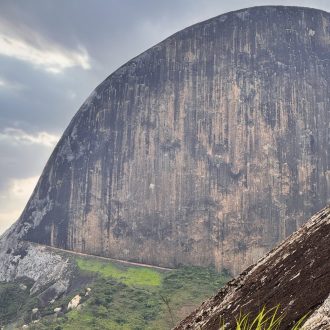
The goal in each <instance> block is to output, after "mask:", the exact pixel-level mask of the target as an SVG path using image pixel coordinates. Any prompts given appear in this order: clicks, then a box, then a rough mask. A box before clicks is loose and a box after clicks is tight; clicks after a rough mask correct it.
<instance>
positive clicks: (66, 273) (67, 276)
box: [0, 226, 74, 300]
mask: <svg viewBox="0 0 330 330" xmlns="http://www.w3.org/2000/svg"><path fill="white" fill-rule="evenodd" d="M13 228H15V226H14V227H13ZM73 267H74V266H73V264H72V263H71V262H70V260H69V259H68V258H66V257H63V256H62V255H60V254H58V253H54V252H52V251H50V250H49V249H48V248H47V247H44V246H35V245H33V244H31V243H29V242H22V241H18V240H17V239H16V238H15V235H14V233H13V232H12V231H11V230H9V231H8V232H7V233H6V234H5V235H4V236H2V238H1V240H0V282H3V281H13V280H20V279H22V278H30V279H32V280H33V281H34V284H33V286H32V287H31V289H30V294H31V295H33V294H37V293H38V294H39V299H43V298H44V297H47V299H48V300H51V299H57V298H58V297H59V296H61V295H62V294H63V293H65V292H66V291H67V290H68V288H69V286H70V282H71V278H72V276H73V271H74V268H73ZM20 286H21V289H22V290H26V289H27V287H26V286H25V285H23V284H21V285H20ZM24 287H25V289H24Z"/></svg>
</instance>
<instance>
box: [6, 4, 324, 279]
mask: <svg viewBox="0 0 330 330" xmlns="http://www.w3.org/2000/svg"><path fill="white" fill-rule="evenodd" d="M329 79H330V15H329V13H326V12H322V11H319V10H314V9H307V8H297V7H256V8H251V9H246V10H241V11H237V12H231V13H228V14H226V15H221V16H218V17H215V18H212V19H210V20H208V21H205V22H202V23H199V24H196V25H193V26H191V27H188V28H186V29H184V30H182V31H180V32H178V33H176V34H174V35H173V36H171V37H169V38H168V39H166V40H164V41H163V42H161V43H159V44H158V45H156V46H154V47H152V48H150V49H149V50H147V51H146V52H144V53H142V54H141V55H139V56H137V57H136V58H134V59H132V60H131V61H129V62H128V63H126V64H125V65H123V66H122V67H121V68H119V69H118V70H117V71H116V72H114V73H113V74H112V75H110V76H109V77H108V78H107V79H106V80H105V81H104V82H102V83H101V84H100V85H99V86H98V87H97V88H96V89H95V91H94V92H93V93H92V94H91V95H90V97H89V98H88V99H87V101H86V102H85V103H84V104H83V105H82V107H81V108H80V110H79V111H78V112H77V114H76V115H75V117H74V118H73V120H72V121H71V123H70V125H69V126H68V128H67V129H66V131H65V132H64V134H63V136H62V138H61V140H60V142H59V143H58V145H57V146H56V148H55V150H54V152H53V154H52V156H51V157H50V159H49V161H48V163H47V165H46V167H45V169H44V172H43V174H42V176H41V178H40V180H39V182H38V184H37V186H36V188H35V191H34V193H33V195H32V197H31V199H30V200H29V202H28V204H27V206H26V208H25V210H24V212H23V214H22V215H21V217H20V219H19V220H18V222H17V224H16V225H15V226H14V229H13V230H12V231H11V235H12V236H15V237H19V238H24V239H25V240H30V241H33V242H40V243H43V244H48V245H52V246H55V247H60V248H65V249H70V250H74V251H77V252H84V253H90V254H95V255H102V256H109V257H113V258H119V259H125V260H131V261H137V262H143V263H147V264H154V265H158V266H165V267H166V266H167V267H175V266H178V265H181V264H186V265H187V264H192V265H201V266H209V265H213V266H215V267H216V268H217V269H218V270H221V269H228V270H230V271H231V272H232V273H233V274H237V273H239V272H240V271H241V270H242V269H244V268H245V267H246V266H248V265H250V264H252V263H253V262H255V261H256V260H258V259H259V258H260V257H261V256H262V255H264V253H265V252H267V251H269V250H270V249H271V248H272V247H273V246H274V245H276V244H277V243H279V242H280V241H282V240H283V239H284V238H286V237H287V236H288V235H290V234H291V233H292V232H294V231H295V230H296V229H297V228H299V227H300V226H301V225H302V224H303V223H304V222H305V221H306V220H307V219H308V217H310V216H311V215H312V214H313V213H315V212H316V211H317V210H319V209H321V208H322V207H324V206H325V205H326V204H327V202H329V201H330V168H329V166H330V150H329V148H330V147H329V146H330V141H329V140H330V139H329V134H330V133H329V132H330V128H329V121H330V120H329V119H330V118H329V117H330V111H329V107H330V100H329V95H330V93H329Z"/></svg>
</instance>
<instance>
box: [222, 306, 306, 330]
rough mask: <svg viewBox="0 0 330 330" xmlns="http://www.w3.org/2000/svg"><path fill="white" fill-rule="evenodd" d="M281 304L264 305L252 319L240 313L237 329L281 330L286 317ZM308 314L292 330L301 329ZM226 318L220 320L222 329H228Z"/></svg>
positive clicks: (237, 319)
mask: <svg viewBox="0 0 330 330" xmlns="http://www.w3.org/2000/svg"><path fill="white" fill-rule="evenodd" d="M279 308H280V306H279V305H278V306H276V307H273V308H270V309H269V310H267V309H266V307H265V306H264V307H263V308H262V309H261V310H260V312H259V313H258V315H257V316H256V317H255V318H254V319H252V320H251V319H250V315H249V314H245V315H243V314H240V315H239V317H237V318H236V328H235V330H279V329H281V323H282V321H283V319H284V317H285V314H280V313H279ZM306 317H307V315H305V316H303V317H302V318H301V319H300V320H299V321H298V322H297V323H296V324H295V325H294V326H293V327H292V328H291V330H299V329H301V326H302V323H303V322H304V320H305V318H306ZM226 329H227V328H226V326H225V320H221V321H220V330H226Z"/></svg>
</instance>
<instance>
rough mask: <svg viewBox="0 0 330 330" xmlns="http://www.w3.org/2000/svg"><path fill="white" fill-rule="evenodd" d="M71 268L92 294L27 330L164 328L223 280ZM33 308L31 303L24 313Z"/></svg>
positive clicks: (83, 265)
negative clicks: (74, 307)
mask: <svg viewBox="0 0 330 330" xmlns="http://www.w3.org/2000/svg"><path fill="white" fill-rule="evenodd" d="M76 263H77V266H78V272H79V275H78V276H82V277H85V278H86V276H87V277H90V278H91V282H90V283H89V284H88V286H89V287H90V288H91V289H92V290H91V292H90V294H89V296H88V297H84V298H83V301H84V302H83V304H82V308H81V309H80V310H74V311H70V312H68V313H66V314H65V315H64V316H62V317H58V318H55V317H54V315H50V316H46V317H43V318H42V319H41V321H39V322H38V323H37V324H35V325H33V326H31V327H30V329H56V330H59V329H68V330H69V329H70V330H71V329H81V330H84V329H86V330H87V329H118V330H124V329H125V330H126V329H135V330H138V329H157V330H158V329H159V330H161V329H170V328H171V327H172V326H173V325H174V324H175V323H176V322H178V321H179V320H180V319H182V318H183V317H184V316H186V315H187V314H188V313H189V312H190V311H192V310H193V309H194V308H195V307H197V306H198V305H199V304H200V303H201V302H202V301H203V300H204V299H206V298H207V297H209V296H210V295H212V294H214V293H215V292H217V290H218V289H219V288H220V287H221V286H223V284H224V283H225V282H227V281H228V279H229V278H228V277H227V276H224V275H221V274H218V273H216V272H215V271H214V270H211V269H205V268H198V267H186V268H181V269H178V270H173V271H160V270H154V269H151V268H144V267H133V266H127V265H122V264H117V263H116V264H115V263H113V262H106V261H100V260H98V259H93V258H80V257H79V258H76ZM0 287H1V286H0ZM85 288H86V286H84V287H83V288H80V289H79V290H78V289H77V290H76V291H75V292H72V294H71V295H70V296H69V297H64V298H62V299H61V300H59V301H58V302H55V303H54V305H52V306H51V308H50V307H48V308H45V309H43V310H42V311H41V314H42V315H47V314H48V313H50V312H51V311H52V310H53V309H54V308H55V307H58V306H61V305H65V306H67V303H68V301H69V300H70V299H71V298H72V297H73V296H74V295H75V294H77V293H79V292H80V293H81V294H82V295H83V294H84V292H85V291H84V290H85ZM33 304H34V305H33ZM33 307H35V301H34V302H33V303H29V305H28V307H27V306H25V309H28V308H31V309H32V308H33ZM31 309H30V310H31ZM0 313H1V311H0ZM0 318H1V314H0ZM25 320H26V321H28V317H26V318H25Z"/></svg>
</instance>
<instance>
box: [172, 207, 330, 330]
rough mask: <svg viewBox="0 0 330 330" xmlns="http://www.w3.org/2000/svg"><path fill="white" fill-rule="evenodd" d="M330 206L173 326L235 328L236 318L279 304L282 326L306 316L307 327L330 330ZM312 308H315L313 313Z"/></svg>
mask: <svg viewBox="0 0 330 330" xmlns="http://www.w3.org/2000/svg"><path fill="white" fill-rule="evenodd" d="M329 242H330V206H329V207H327V208H325V209H323V210H322V211H320V212H319V213H317V214H316V215H314V216H313V217H312V218H311V219H310V220H309V221H308V223H307V224H305V225H304V226H303V227H302V228H300V229H299V230H298V231H297V232H296V233H294V234H293V235H291V236H290V237H289V238H288V239H287V240H286V241H284V242H283V243H282V244H281V245H280V246H279V247H278V248H275V249H274V250H273V251H271V252H270V253H269V254H268V255H266V256H265V257H264V258H262V259H261V260H260V261H259V262H258V263H256V264H255V265H254V266H251V267H249V268H248V269H247V270H246V271H244V272H243V273H242V274H241V275H240V276H238V277H237V278H236V279H234V280H232V281H230V282H229V283H228V284H227V285H226V286H225V287H224V288H223V289H221V290H220V291H219V293H218V294H217V295H216V296H214V297H213V298H211V299H209V300H207V301H206V302H204V303H203V304H202V305H201V307H200V308H199V309H197V310H196V311H195V312H193V313H192V314H191V315H190V316H188V317H187V318H186V319H185V320H183V321H182V322H181V323H180V324H179V325H178V326H177V327H176V328H175V329H176V330H179V329H180V330H183V329H185V330H188V329H200V330H202V329H207V330H213V329H214V330H218V329H219V326H220V324H222V321H221V322H220V320H224V321H225V324H227V327H226V329H236V327H234V324H235V317H238V316H239V314H240V312H242V314H243V315H245V314H247V313H251V318H253V316H255V315H256V314H257V313H258V310H260V309H261V308H262V307H263V306H266V307H267V308H272V307H275V306H277V305H280V310H281V312H282V313H284V315H285V317H284V320H283V322H282V324H281V330H286V329H291V326H292V325H293V324H294V323H295V322H297V321H298V320H299V319H301V318H302V317H303V316H305V315H306V314H308V315H309V316H310V319H309V320H307V322H306V324H305V325H304V328H303V329H305V330H316V329H319V330H325V329H330V323H329V319H330V318H329V316H330V309H329V298H328V297H329V294H330V258H329V255H330V244H329ZM313 311H315V312H314V313H313Z"/></svg>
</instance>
